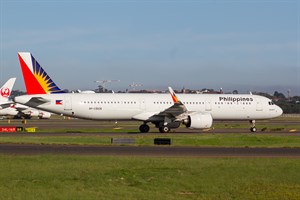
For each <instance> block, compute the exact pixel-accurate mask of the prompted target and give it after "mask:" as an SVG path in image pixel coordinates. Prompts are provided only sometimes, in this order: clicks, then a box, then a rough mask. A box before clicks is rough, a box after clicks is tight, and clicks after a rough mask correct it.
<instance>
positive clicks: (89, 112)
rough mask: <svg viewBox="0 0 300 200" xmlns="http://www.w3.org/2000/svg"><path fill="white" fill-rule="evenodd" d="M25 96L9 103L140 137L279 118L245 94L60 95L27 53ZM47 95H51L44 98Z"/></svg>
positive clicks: (22, 56)
mask: <svg viewBox="0 0 300 200" xmlns="http://www.w3.org/2000/svg"><path fill="white" fill-rule="evenodd" d="M18 56H19V61H20V65H21V69H22V72H23V77H24V82H25V85H26V89H27V92H28V94H31V95H23V96H19V97H15V99H14V100H15V102H17V103H21V104H24V105H28V106H30V107H33V108H38V109H41V110H45V111H48V112H53V113H56V114H63V115H66V116H71V117H77V118H83V119H92V120H139V121H142V122H143V124H142V125H141V126H140V127H139V129H140V131H141V132H148V131H149V129H150V127H149V126H148V125H147V123H149V122H151V123H153V124H155V126H156V127H157V128H158V129H159V131H160V132H169V131H170V130H171V129H175V128H178V127H179V126H180V124H184V125H185V126H186V127H188V128H199V129H202V128H210V127H211V126H212V122H213V120H249V121H250V122H251V124H252V127H251V131H253V132H254V131H256V127H255V120H256V119H269V118H274V117H278V116H280V115H281V114H282V109H281V108H280V107H278V106H276V105H274V104H273V103H272V101H271V100H270V99H268V98H266V97H263V96H258V95H251V94H244V95H241V94H238V95H235V94H178V97H177V95H176V94H175V93H174V91H173V90H172V88H169V92H170V94H131V93H126V94H116V93H106V94H101V93H100V94H99V93H94V94H83V93H63V91H62V90H61V89H60V88H59V87H58V86H57V85H56V84H55V83H54V82H53V81H52V79H51V78H50V77H49V76H48V74H47V73H46V72H45V70H44V69H43V68H42V67H41V66H40V65H39V63H38V62H37V61H36V60H35V58H34V57H33V56H32V55H31V54H30V53H29V52H20V53H18ZM49 93H51V94H49Z"/></svg>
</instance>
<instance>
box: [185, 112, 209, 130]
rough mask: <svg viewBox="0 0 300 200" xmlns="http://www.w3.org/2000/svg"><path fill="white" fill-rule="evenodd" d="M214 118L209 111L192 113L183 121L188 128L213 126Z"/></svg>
mask: <svg viewBox="0 0 300 200" xmlns="http://www.w3.org/2000/svg"><path fill="white" fill-rule="evenodd" d="M212 122H213V118H212V116H211V114H209V113H200V112H196V113H192V114H191V115H189V116H188V118H187V119H185V120H184V121H183V124H185V125H186V127H187V128H199V129H201V128H210V127H211V126H212Z"/></svg>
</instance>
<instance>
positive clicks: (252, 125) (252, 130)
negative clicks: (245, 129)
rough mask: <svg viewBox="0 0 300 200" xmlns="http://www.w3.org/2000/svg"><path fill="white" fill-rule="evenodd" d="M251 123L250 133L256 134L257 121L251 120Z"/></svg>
mask: <svg viewBox="0 0 300 200" xmlns="http://www.w3.org/2000/svg"><path fill="white" fill-rule="evenodd" d="M250 123H251V128H250V131H251V132H256V131H257V128H256V127H255V120H250Z"/></svg>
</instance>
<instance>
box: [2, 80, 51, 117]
mask: <svg viewBox="0 0 300 200" xmlns="http://www.w3.org/2000/svg"><path fill="white" fill-rule="evenodd" d="M15 81H16V78H10V79H9V80H8V81H7V82H6V83H5V84H4V85H3V86H2V87H1V88H0V116H14V118H22V117H24V118H31V117H38V118H40V119H47V118H50V116H51V114H50V113H49V112H45V111H41V110H36V109H34V108H29V107H28V106H24V105H21V104H15V103H14V102H13V101H10V100H9V97H10V94H11V91H12V88H13V86H14V84H15Z"/></svg>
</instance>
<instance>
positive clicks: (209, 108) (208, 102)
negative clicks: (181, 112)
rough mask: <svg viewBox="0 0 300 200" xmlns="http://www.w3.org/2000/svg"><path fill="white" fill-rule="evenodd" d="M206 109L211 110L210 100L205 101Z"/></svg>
mask: <svg viewBox="0 0 300 200" xmlns="http://www.w3.org/2000/svg"><path fill="white" fill-rule="evenodd" d="M205 110H206V111H211V102H210V101H209V100H206V101H205Z"/></svg>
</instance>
